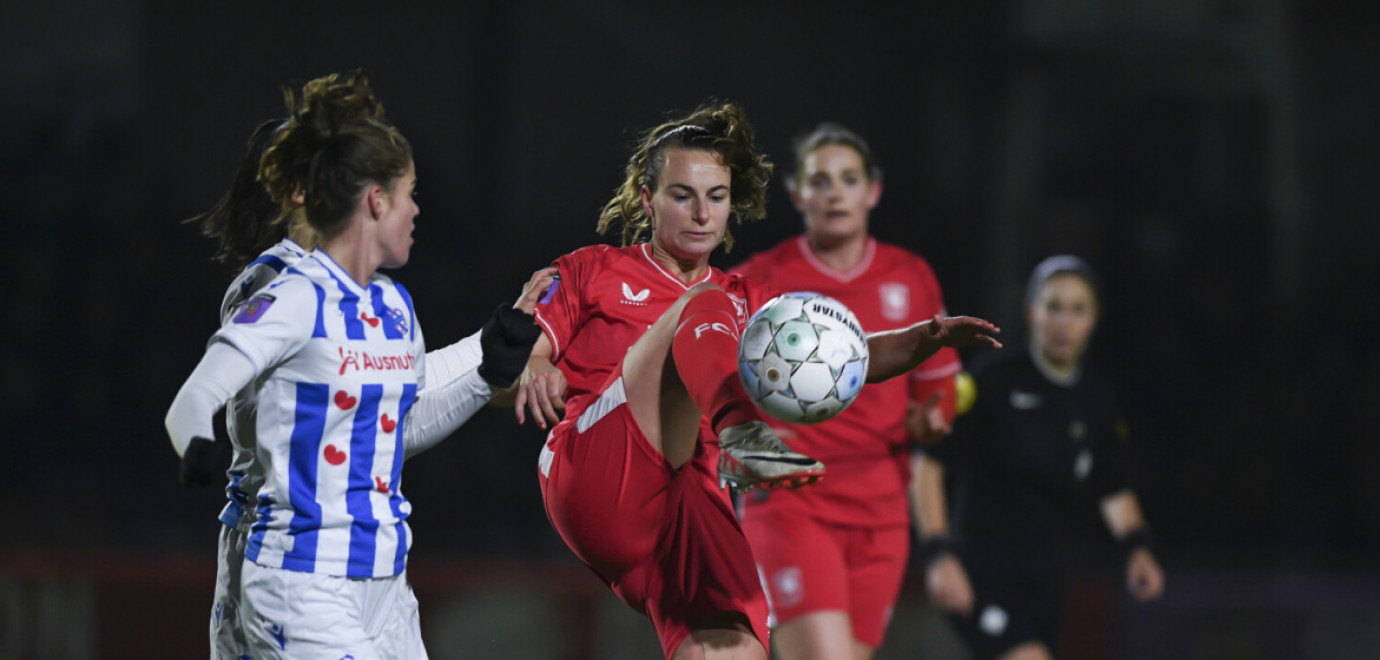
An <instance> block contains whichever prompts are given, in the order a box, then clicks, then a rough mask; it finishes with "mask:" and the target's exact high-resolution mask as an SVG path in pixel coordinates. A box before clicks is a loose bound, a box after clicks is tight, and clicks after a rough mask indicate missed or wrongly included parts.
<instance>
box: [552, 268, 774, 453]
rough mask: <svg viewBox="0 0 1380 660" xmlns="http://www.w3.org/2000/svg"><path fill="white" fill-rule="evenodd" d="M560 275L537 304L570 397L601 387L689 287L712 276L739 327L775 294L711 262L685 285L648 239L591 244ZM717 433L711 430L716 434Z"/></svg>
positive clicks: (712, 280)
mask: <svg viewBox="0 0 1380 660" xmlns="http://www.w3.org/2000/svg"><path fill="white" fill-rule="evenodd" d="M555 265H556V268H557V269H558V270H559V271H560V272H559V276H560V280H559V281H558V282H556V283H555V284H553V287H554V289H553V290H552V291H550V292H549V293H547V294H546V295H544V296H543V297H542V299H541V300H540V301H539V302H538V303H537V313H536V316H537V322H538V323H540V324H541V327H542V329H543V330H544V331H545V332H546V337H547V339H548V340H550V341H551V346H552V355H551V358H552V362H553V363H555V365H556V366H558V367H560V368H561V371H562V372H564V373H565V378H566V381H567V383H568V388H567V389H566V394H565V399H566V403H567V413H568V414H569V412H570V409H569V405H570V404H571V403H572V402H574V401H575V400H576V399H578V398H580V397H582V396H584V395H586V394H590V393H594V392H597V391H598V390H599V388H600V386H602V385H603V384H604V381H605V380H606V379H607V378H608V376H609V374H610V373H611V372H612V371H613V368H614V367H615V366H617V365H618V364H619V363H620V362H621V361H622V360H623V356H624V355H625V354H626V353H627V352H628V348H630V347H631V346H632V345H633V342H636V341H637V339H638V337H641V336H642V333H644V332H646V331H647V328H649V327H651V325H652V324H653V323H655V322H656V320H657V319H658V318H660V317H661V315H662V314H663V313H665V312H666V309H667V308H669V307H670V306H671V305H672V304H673V303H675V302H676V300H678V299H679V298H680V297H681V296H682V295H684V294H685V291H686V289H689V288H690V287H691V286H694V285H696V284H699V283H700V282H712V283H714V284H717V285H719V286H720V287H722V288H723V289H724V291H726V292H728V295H729V297H730V298H731V299H732V300H733V303H734V306H735V307H737V308H738V309H737V312H738V314H737V315H738V329H739V330H740V331H741V330H742V328H743V326H745V325H746V324H747V319H748V316H750V315H751V313H752V312H753V311H755V310H756V309H757V308H759V307H761V306H762V305H763V304H764V303H766V302H767V301H768V300H770V299H771V298H772V297H773V296H775V295H777V292H775V291H773V290H770V289H768V288H765V287H762V286H759V285H757V284H754V283H751V282H748V281H746V280H744V279H743V278H742V277H740V276H737V275H729V274H726V273H724V272H723V271H721V270H719V269H717V268H713V267H711V268H710V269H709V272H707V273H705V275H704V277H703V278H701V279H699V280H698V281H695V282H691V283H689V284H686V283H685V282H682V281H680V279H678V278H677V277H676V276H675V275H672V274H671V273H670V271H668V270H666V268H665V267H663V266H662V265H661V264H660V263H657V261H656V260H655V259H653V258H652V253H651V248H650V247H648V246H647V244H645V243H643V244H639V245H634V246H631V247H622V248H620V247H613V246H609V245H592V246H589V247H585V248H581V249H579V250H576V251H574V252H571V253H570V254H567V255H565V256H563V257H561V258H559V259H557V260H556V263H555ZM711 435H712V434H711Z"/></svg>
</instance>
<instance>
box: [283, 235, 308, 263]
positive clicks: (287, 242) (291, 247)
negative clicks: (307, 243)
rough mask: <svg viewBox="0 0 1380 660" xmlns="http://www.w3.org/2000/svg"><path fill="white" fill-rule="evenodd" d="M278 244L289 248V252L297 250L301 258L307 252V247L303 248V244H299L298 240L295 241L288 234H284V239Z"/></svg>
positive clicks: (286, 248)
mask: <svg viewBox="0 0 1380 660" xmlns="http://www.w3.org/2000/svg"><path fill="white" fill-rule="evenodd" d="M278 244H279V245H281V246H283V249H285V250H288V251H289V252H295V253H296V254H297V257H298V258H299V259H300V258H301V257H303V256H305V255H306V254H307V250H306V248H303V247H302V246H301V245H298V244H297V241H294V240H292V239H291V238H288V237H287V236H284V237H283V240H281V241H279V242H278Z"/></svg>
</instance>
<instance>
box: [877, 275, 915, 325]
mask: <svg viewBox="0 0 1380 660" xmlns="http://www.w3.org/2000/svg"><path fill="white" fill-rule="evenodd" d="M877 293H878V295H880V296H881V298H882V316H883V317H884V318H886V320H888V321H903V320H905V318H906V315H907V314H909V313H910V288H909V287H907V286H906V285H904V284H901V283H900V282H886V283H883V284H882V285H881V286H879V287H877Z"/></svg>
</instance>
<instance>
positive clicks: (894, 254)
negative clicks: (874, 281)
mask: <svg viewBox="0 0 1380 660" xmlns="http://www.w3.org/2000/svg"><path fill="white" fill-rule="evenodd" d="M873 240H876V239H873ZM876 245H877V249H876V256H875V257H874V263H875V264H877V265H882V266H889V267H890V266H898V265H899V266H902V267H906V268H913V269H920V270H921V271H922V272H924V273H926V274H929V275H931V276H932V275H933V274H934V269H933V268H931V267H930V262H929V260H927V259H925V257H923V256H921V255H920V254H918V253H916V252H913V251H911V250H909V249H907V248H904V247H901V246H899V245H896V244H893V243H886V242H884V241H880V240H877V241H876Z"/></svg>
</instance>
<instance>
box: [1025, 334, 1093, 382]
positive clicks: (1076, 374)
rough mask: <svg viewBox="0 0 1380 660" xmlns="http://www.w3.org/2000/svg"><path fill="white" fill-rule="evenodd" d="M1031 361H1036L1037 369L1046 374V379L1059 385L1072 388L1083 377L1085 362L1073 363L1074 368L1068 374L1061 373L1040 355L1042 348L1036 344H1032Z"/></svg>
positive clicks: (1041, 373) (1043, 374)
mask: <svg viewBox="0 0 1380 660" xmlns="http://www.w3.org/2000/svg"><path fill="white" fill-rule="evenodd" d="M1030 361H1031V362H1034V363H1035V369H1036V370H1038V371H1039V372H1040V375H1042V376H1044V377H1045V379H1046V380H1048V381H1049V382H1051V383H1054V384H1055V385H1058V386H1059V387H1063V388H1066V389H1067V388H1070V387H1073V386H1074V385H1077V384H1078V381H1080V380H1082V379H1083V364H1082V363H1081V362H1080V363H1079V364H1075V365H1073V370H1072V371H1070V372H1068V373H1067V374H1061V373H1059V372H1058V371H1055V370H1054V365H1052V364H1050V363H1049V361H1048V360H1046V359H1045V356H1043V355H1040V350H1039V349H1037V348H1035V344H1034V343H1032V344H1030Z"/></svg>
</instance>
